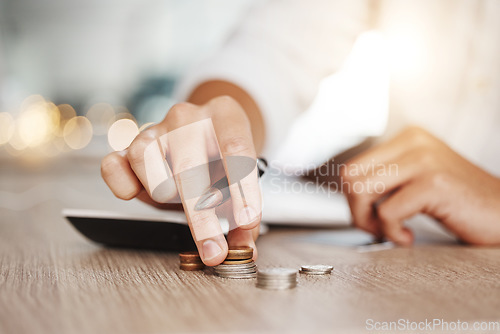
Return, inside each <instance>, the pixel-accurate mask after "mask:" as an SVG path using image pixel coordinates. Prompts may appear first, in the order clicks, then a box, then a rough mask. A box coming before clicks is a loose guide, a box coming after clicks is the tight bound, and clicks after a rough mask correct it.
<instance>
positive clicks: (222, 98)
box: [210, 95, 239, 106]
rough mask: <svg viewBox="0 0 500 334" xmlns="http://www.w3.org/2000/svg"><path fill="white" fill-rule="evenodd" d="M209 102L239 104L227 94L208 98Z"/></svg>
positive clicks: (229, 104) (225, 104) (228, 104)
mask: <svg viewBox="0 0 500 334" xmlns="http://www.w3.org/2000/svg"><path fill="white" fill-rule="evenodd" d="M210 103H213V104H217V105H224V106H234V105H239V104H238V102H236V100H235V99H234V98H232V97H231V96H229V95H220V96H217V97H214V98H213V99H211V100H210Z"/></svg>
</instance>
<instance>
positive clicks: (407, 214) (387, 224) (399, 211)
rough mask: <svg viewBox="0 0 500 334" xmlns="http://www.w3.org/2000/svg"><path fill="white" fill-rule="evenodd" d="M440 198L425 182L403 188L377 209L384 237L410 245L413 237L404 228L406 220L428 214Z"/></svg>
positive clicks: (421, 181) (413, 183)
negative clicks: (424, 213)
mask: <svg viewBox="0 0 500 334" xmlns="http://www.w3.org/2000/svg"><path fill="white" fill-rule="evenodd" d="M438 197H439V195H438V192H437V191H436V190H435V189H434V191H432V188H431V187H429V183H428V182H426V181H423V180H419V181H414V182H410V183H409V184H407V185H406V186H404V187H402V188H401V189H400V190H398V191H397V192H395V193H394V194H393V195H392V196H391V197H389V198H388V199H387V200H386V201H384V202H383V203H382V204H381V205H380V206H379V207H378V209H377V214H378V217H379V219H380V222H381V224H382V230H383V232H384V235H385V236H386V237H387V238H388V239H390V240H391V241H394V242H396V243H398V244H401V245H410V244H411V243H412V242H413V235H412V233H411V232H410V231H409V230H408V229H406V228H404V227H403V222H404V220H405V219H408V218H411V217H412V216H414V215H415V214H417V213H420V212H426V211H427V210H428V206H429V205H431V204H432V203H437V202H438V201H439V198H438Z"/></svg>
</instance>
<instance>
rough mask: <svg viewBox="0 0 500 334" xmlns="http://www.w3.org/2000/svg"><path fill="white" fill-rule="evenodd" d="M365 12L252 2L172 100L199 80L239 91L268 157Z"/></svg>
mask: <svg viewBox="0 0 500 334" xmlns="http://www.w3.org/2000/svg"><path fill="white" fill-rule="evenodd" d="M368 15H369V8H367V2H366V1H362V0H335V1H334V0H311V1H303V0H274V1H265V2H260V3H259V5H257V6H256V7H255V8H253V9H252V10H251V11H250V12H249V14H248V16H247V17H246V18H245V19H244V21H243V22H242V23H241V25H240V26H239V27H238V29H237V30H236V31H235V32H234V33H233V35H232V36H231V37H230V38H229V40H228V41H227V42H226V44H225V45H224V46H223V47H222V48H221V49H220V50H219V51H218V52H217V53H216V54H214V55H212V56H211V57H210V58H209V59H206V60H205V61H204V62H202V63H201V64H199V65H198V66H196V67H195V68H193V69H192V70H191V71H190V72H189V73H188V74H187V75H186V76H185V77H184V78H183V79H182V80H181V82H180V83H179V85H178V86H177V89H176V93H175V94H174V96H175V98H176V99H177V100H185V99H186V98H187V97H188V96H189V94H190V92H192V91H193V89H195V88H196V87H197V86H198V85H199V84H201V83H202V82H205V81H207V80H217V79H218V80H226V81H229V82H232V83H234V84H236V85H238V86H240V87H241V88H243V89H244V90H245V91H247V92H248V93H249V94H250V95H251V96H252V97H253V98H254V100H255V101H256V103H257V104H258V106H259V108H260V110H261V112H262V113H263V117H264V120H265V126H266V144H265V148H264V154H265V156H266V157H268V158H270V159H272V158H273V156H274V155H275V154H276V152H277V149H278V148H279V145H280V143H282V142H283V141H284V140H285V138H286V134H287V130H288V128H289V127H290V126H291V124H292V122H293V120H294V119H295V118H296V117H297V115H299V114H300V113H301V112H302V111H304V110H305V109H307V108H308V107H309V105H310V104H311V102H312V100H313V98H314V96H315V94H316V92H317V89H318V85H319V83H320V81H321V79H322V78H324V77H325V76H327V75H329V74H331V73H333V72H335V71H336V70H338V69H339V68H340V66H341V65H342V63H343V61H344V59H345V58H346V56H347V55H348V53H349V51H350V49H351V47H352V44H353V42H354V40H355V38H356V36H357V35H358V34H359V33H360V32H362V31H363V30H365V29H366V26H367V21H368Z"/></svg>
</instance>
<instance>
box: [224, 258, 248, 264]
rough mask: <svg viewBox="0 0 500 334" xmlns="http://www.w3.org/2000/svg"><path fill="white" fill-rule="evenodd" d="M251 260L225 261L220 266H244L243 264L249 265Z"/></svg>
mask: <svg viewBox="0 0 500 334" xmlns="http://www.w3.org/2000/svg"><path fill="white" fill-rule="evenodd" d="M252 261H253V260H252V259H246V260H225V261H224V262H222V264H244V263H250V262H252Z"/></svg>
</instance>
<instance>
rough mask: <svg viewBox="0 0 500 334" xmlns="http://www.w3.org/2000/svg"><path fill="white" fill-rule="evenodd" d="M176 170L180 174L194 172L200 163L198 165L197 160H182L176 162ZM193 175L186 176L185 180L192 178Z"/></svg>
mask: <svg viewBox="0 0 500 334" xmlns="http://www.w3.org/2000/svg"><path fill="white" fill-rule="evenodd" d="M173 164H174V169H175V171H176V173H180V172H183V171H186V170H192V169H194V168H195V167H197V166H199V163H196V162H195V160H193V159H191V158H182V159H180V160H176V161H174V163H173ZM190 176H191V174H185V175H184V178H190Z"/></svg>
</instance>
